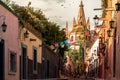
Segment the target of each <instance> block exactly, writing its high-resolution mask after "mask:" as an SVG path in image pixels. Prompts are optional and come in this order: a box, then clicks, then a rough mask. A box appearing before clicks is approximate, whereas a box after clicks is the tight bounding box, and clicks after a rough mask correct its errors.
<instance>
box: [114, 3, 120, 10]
mask: <svg viewBox="0 0 120 80" xmlns="http://www.w3.org/2000/svg"><path fill="white" fill-rule="evenodd" d="M115 8H116V11H120V3H119V2H117V3H116V4H115Z"/></svg>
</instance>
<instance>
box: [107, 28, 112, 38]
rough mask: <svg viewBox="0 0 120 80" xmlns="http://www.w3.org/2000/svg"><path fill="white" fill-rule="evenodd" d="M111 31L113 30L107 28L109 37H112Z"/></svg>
mask: <svg viewBox="0 0 120 80" xmlns="http://www.w3.org/2000/svg"><path fill="white" fill-rule="evenodd" d="M111 32H112V31H111V30H110V29H109V30H107V35H108V37H112V36H111Z"/></svg>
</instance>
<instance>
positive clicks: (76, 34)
mask: <svg viewBox="0 0 120 80" xmlns="http://www.w3.org/2000/svg"><path fill="white" fill-rule="evenodd" d="M85 29H88V30H90V21H89V18H88V21H87V22H86V19H85V14H84V5H83V2H82V1H81V3H80V5H79V11H78V16H77V18H76V19H75V17H74V18H73V23H72V30H71V31H70V32H68V22H66V37H67V38H68V40H69V42H70V43H71V47H70V48H71V49H75V50H79V46H80V44H79V43H80V39H82V38H83V37H84V34H83V31H84V30H85Z"/></svg>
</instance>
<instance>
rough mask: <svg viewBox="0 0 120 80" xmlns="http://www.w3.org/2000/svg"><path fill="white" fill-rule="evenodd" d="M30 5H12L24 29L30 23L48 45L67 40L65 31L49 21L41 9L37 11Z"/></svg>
mask: <svg viewBox="0 0 120 80" xmlns="http://www.w3.org/2000/svg"><path fill="white" fill-rule="evenodd" d="M30 5H31V2H29V3H28V6H19V5H17V4H15V3H11V4H10V6H11V8H12V10H13V11H14V12H15V13H16V14H17V15H18V17H19V21H20V25H21V26H22V27H24V26H26V23H29V24H30V25H31V26H32V27H34V28H35V29H36V30H37V31H39V32H40V33H41V34H42V37H43V41H44V42H45V43H46V44H48V45H53V44H55V43H56V42H60V41H63V40H65V39H66V37H65V32H64V29H61V28H60V26H59V25H57V24H56V23H54V22H50V21H48V18H46V17H45V15H44V14H43V12H42V11H41V9H39V10H35V9H34V8H33V7H30Z"/></svg>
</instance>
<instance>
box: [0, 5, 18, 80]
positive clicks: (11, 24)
mask: <svg viewBox="0 0 120 80" xmlns="http://www.w3.org/2000/svg"><path fill="white" fill-rule="evenodd" d="M1 15H4V16H6V19H5V23H6V24H7V30H6V32H2V30H1V28H0V36H1V37H2V39H4V40H5V55H4V56H5V57H4V59H5V64H4V66H5V80H10V79H11V80H18V79H19V55H20V48H19V37H18V33H19V24H18V18H17V17H16V16H15V15H13V14H12V13H11V12H10V11H9V10H8V9H6V8H5V7H3V6H1V5H0V16H1ZM2 21H3V17H1V18H0V25H1V24H2ZM9 51H14V52H16V53H17V60H16V61H17V71H16V72H15V74H10V73H9Z"/></svg>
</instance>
